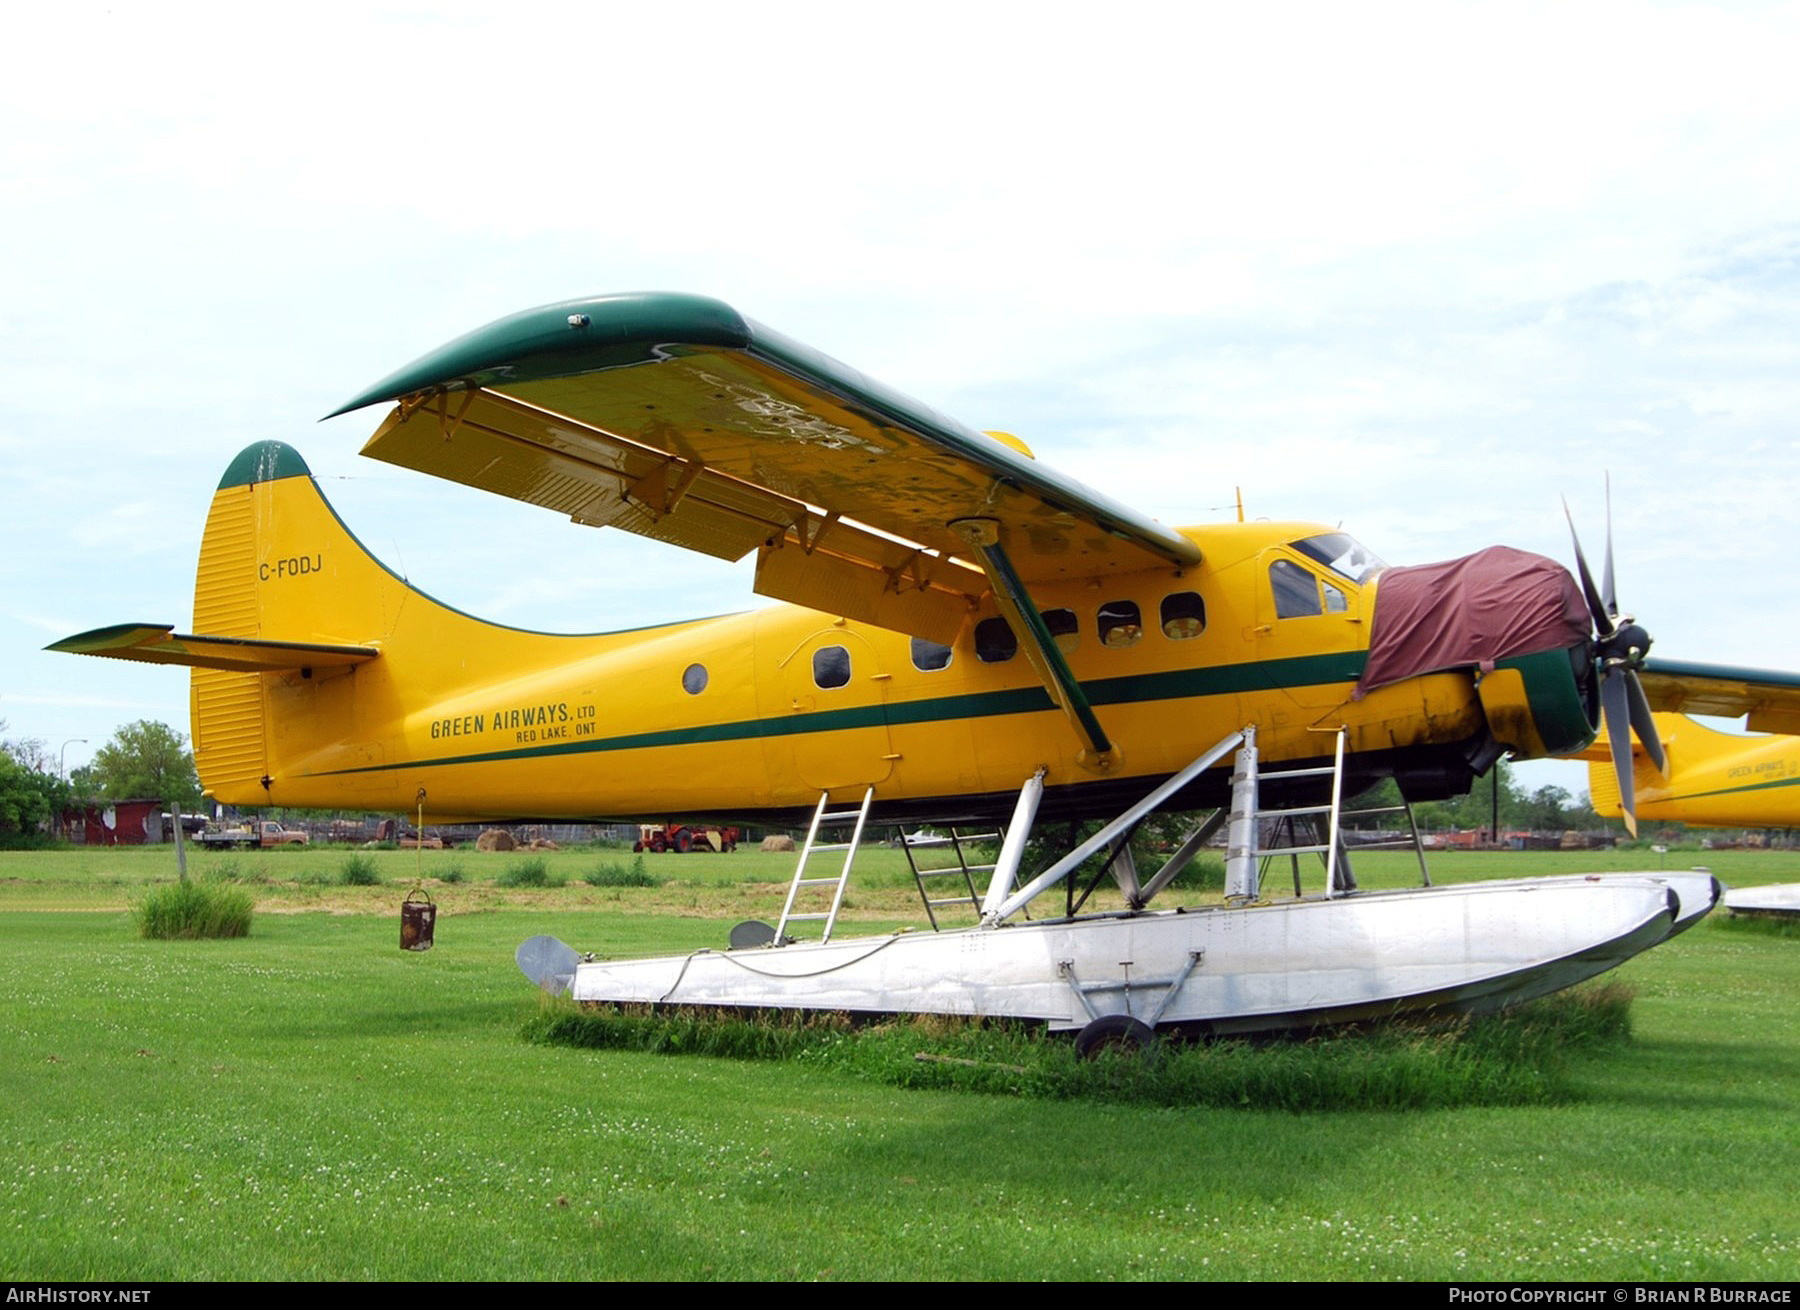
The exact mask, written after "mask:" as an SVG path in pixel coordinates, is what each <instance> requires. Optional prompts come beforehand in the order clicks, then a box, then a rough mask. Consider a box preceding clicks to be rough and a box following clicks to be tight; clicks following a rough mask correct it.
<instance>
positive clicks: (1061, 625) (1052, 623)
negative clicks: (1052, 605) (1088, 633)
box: [1044, 610, 1081, 655]
mask: <svg viewBox="0 0 1800 1310" xmlns="http://www.w3.org/2000/svg"><path fill="white" fill-rule="evenodd" d="M1044 626H1045V627H1046V628H1048V629H1050V639H1051V640H1052V641H1054V642H1055V643H1056V648H1057V649H1058V650H1060V651H1061V652H1062V653H1063V654H1064V655H1072V654H1074V653H1075V648H1076V647H1077V646H1079V645H1081V621H1080V620H1079V619H1077V618H1076V617H1075V611H1074V610H1045V611H1044Z"/></svg>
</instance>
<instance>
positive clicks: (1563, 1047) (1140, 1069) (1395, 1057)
mask: <svg viewBox="0 0 1800 1310" xmlns="http://www.w3.org/2000/svg"><path fill="white" fill-rule="evenodd" d="M1630 1007H1631V991H1630V989H1629V988H1627V987H1624V986H1621V985H1619V984H1605V985H1601V986H1596V987H1588V988H1582V989H1578V990H1576V991H1574V992H1565V993H1562V994H1560V995H1557V996H1552V997H1546V998H1544V999H1542V1000H1539V1001H1534V1002H1532V1003H1530V1004H1528V1005H1523V1006H1519V1007H1517V1008H1516V1009H1513V1010H1509V1011H1507V1012H1505V1013H1503V1014H1497V1015H1487V1016H1483V1017H1480V1018H1475V1019H1469V1018H1463V1017H1449V1018H1439V1019H1413V1020H1401V1021H1392V1022H1388V1023H1381V1024H1368V1025H1364V1026H1361V1027H1358V1028H1344V1029H1334V1030H1331V1031H1329V1032H1326V1033H1324V1034H1322V1035H1315V1036H1311V1037H1280V1038H1265V1039H1262V1040H1257V1041H1251V1040H1245V1039H1230V1040H1217V1041H1205V1042H1185V1043H1184V1042H1178V1041H1170V1040H1164V1041H1160V1042H1158V1043H1156V1044H1154V1045H1153V1046H1152V1047H1151V1048H1150V1049H1149V1050H1148V1051H1145V1052H1122V1051H1120V1052H1112V1051H1109V1052H1105V1053H1103V1054H1101V1055H1100V1056H1098V1057H1097V1058H1095V1059H1082V1058H1081V1057H1080V1056H1079V1055H1077V1054H1076V1052H1075V1048H1074V1044H1073V1043H1072V1042H1071V1041H1070V1040H1069V1039H1068V1037H1067V1035H1062V1036H1056V1035H1052V1034H1050V1033H1048V1032H1047V1031H1046V1030H1045V1029H1044V1028H1043V1027H1042V1026H1037V1025H1030V1024H1022V1023H1010V1022H996V1021H992V1020H987V1021H982V1020H963V1019H948V1018H941V1017H935V1016H921V1017H915V1018H909V1019H901V1020H897V1021H893V1022H887V1023H880V1024H873V1025H866V1026H862V1027H856V1026H854V1025H853V1024H852V1023H851V1021H850V1020H848V1019H847V1018H845V1016H843V1015H796V1014H794V1013H792V1012H773V1013H769V1014H761V1015H759V1014H756V1013H755V1012H750V1011H742V1010H704V1009H701V1010H689V1009H682V1008H676V1009H669V1010H657V1009H654V1008H649V1007H643V1006H635V1007H631V1006H616V1007H592V1008H589V1009H585V1010H574V1009H572V1008H570V1007H566V1006H565V1007H554V1008H551V1009H549V1010H547V1011H545V1012H544V1013H542V1014H540V1015H538V1016H537V1017H535V1018H534V1019H532V1020H531V1021H529V1022H528V1023H527V1024H526V1027H525V1032H524V1036H525V1037H526V1039H527V1040H529V1041H533V1042H540V1043H546V1044H552V1045H566V1046H580V1047H600V1048H613V1049H627V1050H637V1051H655V1052H661V1053H667V1054H703V1055H721V1056H733V1057H737V1058H740V1059H765V1060H771V1059H772V1060H806V1061H808V1062H811V1063H815V1064H819V1065H823V1066H825V1067H829V1068H833V1069H837V1070H840V1071H842V1072H845V1073H847V1074H850V1075H851V1076H853V1077H857V1078H861V1079H865V1080H867V1081H871V1082H878V1083H886V1084H889V1085H893V1086H900V1087H930V1088H939V1089H945V1090H955V1091H966V1092H980V1093H989V1094H997V1095H1007V1096H1022V1097H1030V1098H1033V1099H1040V1100H1094V1101H1112V1102H1120V1103H1127V1104H1138V1105H1157V1106H1168V1107H1181V1106H1211V1107H1224V1108H1236V1109H1253V1110H1281V1111H1287V1112H1289V1113H1303V1112H1312V1111H1320V1110H1326V1111H1330V1110H1343V1109H1350V1108H1355V1109H1362V1110H1371V1109H1379V1110H1411V1109H1426V1108H1444V1107H1452V1106H1461V1105H1532V1104H1543V1103H1547V1102H1553V1101H1556V1100H1558V1099H1560V1098H1562V1097H1564V1096H1566V1095H1568V1086H1569V1084H1568V1079H1567V1077H1566V1073H1567V1070H1568V1067H1569V1064H1570V1062H1571V1060H1572V1058H1573V1057H1574V1056H1576V1055H1578V1054H1580V1053H1582V1052H1585V1051H1590V1050H1595V1049H1598V1048H1601V1047H1604V1046H1607V1045H1609V1044H1615V1043H1618V1042H1622V1041H1624V1040H1625V1039H1626V1038H1627V1037H1628V1036H1629V1034H1630Z"/></svg>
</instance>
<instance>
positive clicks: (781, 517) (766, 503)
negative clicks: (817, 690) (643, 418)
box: [363, 391, 806, 560]
mask: <svg viewBox="0 0 1800 1310" xmlns="http://www.w3.org/2000/svg"><path fill="white" fill-rule="evenodd" d="M363 454H365V455H369V456H371V457H373V458H375V459H379V460H383V461H385V462H387V463H389V464H398V465H400V466H401V467H403V468H410V469H415V470H417V471H419V472H421V473H429V474H431V475H433V476H434V477H440V478H447V479H448V480H450V481H452V482H460V483H462V484H463V485H464V486H468V487H476V488H479V489H481V490H483V491H492V492H494V493H496V494H498V495H502V496H506V497H509V498H511V499H513V500H521V501H524V502H526V503H527V504H531V505H539V506H542V507H543V508H545V509H551V510H555V511H557V512H558V513H561V514H566V515H568V516H569V517H570V518H571V519H573V520H574V521H575V522H577V523H582V524H587V525H589V526H593V527H617V528H623V529H625V530H626V531H627V532H635V533H638V534H639V535H641V536H646V537H652V538H655V539H656V540H659V541H666V542H669V543H670V544H672V545H676V546H682V547H685V548H687V549H689V550H695V551H699V552H701V553H702V554H706V555H711V556H714V557H715V558H718V559H727V560H736V559H742V558H743V557H744V556H745V555H747V554H749V553H750V552H751V551H752V550H754V549H756V547H757V546H759V545H761V544H762V543H763V542H765V541H767V540H769V539H770V538H771V537H775V538H779V537H780V536H782V535H783V534H784V533H785V532H786V531H787V529H788V528H789V527H790V526H792V525H793V524H794V523H797V522H799V521H800V519H801V518H803V517H804V516H805V513H806V506H805V505H803V504H800V503H799V502H797V501H794V500H791V499H789V498H787V497H785V496H780V495H775V494H773V493H771V492H769V491H767V490H765V489H763V488H760V487H756V486H751V485H749V484H746V483H743V482H740V481H738V480H737V479H735V478H731V477H728V476H723V475H721V474H719V473H717V472H715V471H714V470H712V469H710V468H708V467H707V466H706V465H705V464H704V463H703V462H702V461H700V460H697V459H693V458H687V459H682V458H679V457H676V456H672V455H670V454H669V453H668V452H666V451H663V450H658V449H655V448H652V447H647V446H645V445H643V444H642V443H641V442H637V441H632V440H629V439H625V438H620V437H616V436H614V435H612V434H611V433H607V432H602V431H600V430H598V429H596V428H593V427H591V426H589V425H587V424H585V423H582V422H579V421H577V420H573V419H570V418H568V417H566V416H561V415H556V414H550V413H547V412H545V411H544V410H542V409H539V408H537V407H535V406H532V405H527V404H524V403H522V402H520V401H517V400H514V399H512V398H510V397H507V396H502V395H498V394H496V393H494V392H491V391H471V392H463V393H460V394H457V393H450V392H441V391H440V392H435V393H430V394H427V395H426V396H424V397H422V398H421V399H420V401H419V402H418V403H414V404H405V405H401V406H400V407H399V408H398V409H396V410H395V411H394V412H393V413H392V414H390V415H389V416H388V419H387V421H386V422H384V423H383V424H382V425H381V427H380V428H379V429H377V430H376V432H375V435H374V436H372V437H370V438H369V440H368V442H367V443H366V444H365V445H364V446H363Z"/></svg>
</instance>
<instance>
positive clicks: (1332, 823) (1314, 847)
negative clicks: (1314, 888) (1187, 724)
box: [1225, 727, 1356, 904]
mask: <svg viewBox="0 0 1800 1310" xmlns="http://www.w3.org/2000/svg"><path fill="white" fill-rule="evenodd" d="M1348 736H1349V734H1348V733H1347V732H1346V731H1345V730H1344V729H1342V728H1339V729H1338V731H1337V740H1336V745H1335V749H1334V751H1333V755H1332V762H1331V763H1330V764H1326V765H1319V766H1316V767H1312V768H1304V769H1268V770H1263V769H1260V768H1259V767H1258V756H1257V751H1256V729H1255V728H1254V727H1250V728H1246V729H1244V744H1243V746H1242V747H1241V748H1239V750H1238V753H1237V760H1236V764H1235V767H1234V768H1233V770H1232V774H1231V818H1230V821H1229V822H1230V826H1229V828H1228V831H1227V835H1226V841H1225V900H1226V902H1227V903H1228V904H1246V903H1248V902H1250V901H1254V900H1256V899H1257V898H1258V897H1260V896H1261V895H1262V867H1261V866H1262V863H1263V861H1265V860H1266V859H1267V858H1269V857H1271V856H1275V855H1286V856H1288V857H1289V858H1290V859H1291V860H1293V862H1294V892H1295V895H1298V894H1299V892H1300V864H1299V857H1300V856H1302V855H1318V856H1320V857H1321V858H1322V859H1323V860H1324V861H1325V895H1326V896H1327V897H1331V896H1336V895H1339V894H1341V893H1343V892H1351V891H1355V890H1356V878H1355V875H1353V874H1352V873H1351V872H1350V859H1349V855H1348V854H1347V852H1346V851H1345V849H1344V839H1343V834H1342V832H1341V831H1340V826H1339V825H1340V822H1341V820H1342V818H1343V799H1344V747H1345V743H1346V741H1347V738H1348ZM1299 778H1330V779H1331V799H1330V800H1329V801H1328V802H1326V803H1325V804H1323V805H1289V806H1281V807H1275V808H1269V809H1265V808H1263V806H1262V804H1261V795H1262V784H1263V783H1264V782H1268V781H1273V780H1276V779H1280V780H1284V781H1286V780H1292V779H1299ZM1270 820H1274V821H1275V823H1276V824H1277V825H1278V827H1277V832H1285V833H1286V834H1287V836H1288V837H1289V839H1290V840H1289V841H1288V843H1287V844H1285V845H1281V846H1265V845H1264V844H1263V831H1264V824H1265V823H1267V822H1268V821H1270ZM1299 820H1304V821H1305V822H1306V823H1307V824H1308V825H1309V826H1316V825H1317V824H1318V823H1319V822H1320V821H1321V820H1322V821H1323V823H1324V827H1325V840H1324V841H1322V842H1321V841H1312V842H1302V841H1295V840H1292V839H1293V838H1295V837H1296V835H1297V833H1296V821H1299ZM1313 835H1316V831H1315V833H1314V834H1313Z"/></svg>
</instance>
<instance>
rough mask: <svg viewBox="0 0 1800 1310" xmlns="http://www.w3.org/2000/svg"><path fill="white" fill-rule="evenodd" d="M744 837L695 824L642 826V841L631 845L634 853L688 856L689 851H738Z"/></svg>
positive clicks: (725, 830) (640, 836) (640, 831)
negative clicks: (651, 852)
mask: <svg viewBox="0 0 1800 1310" xmlns="http://www.w3.org/2000/svg"><path fill="white" fill-rule="evenodd" d="M742 835H743V834H742V833H741V832H740V831H739V830H738V829H736V828H714V827H711V826H708V825H700V824H692V823H641V824H639V825H638V839H637V840H636V841H635V842H633V843H632V844H631V849H632V850H634V851H654V852H655V853H656V854H658V855H661V854H662V853H663V852H664V851H674V852H676V853H677V854H679V855H686V854H687V853H688V852H689V851H717V852H719V853H720V854H723V853H724V852H726V851H735V850H736V849H737V844H738V838H739V837H741V836H742Z"/></svg>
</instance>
